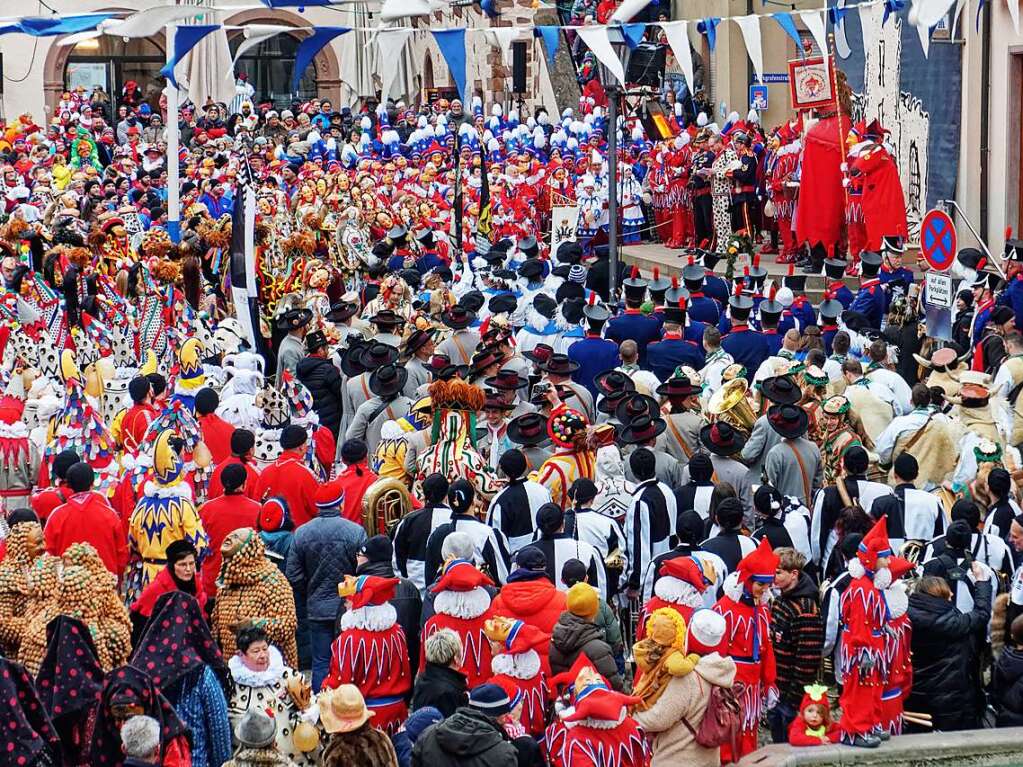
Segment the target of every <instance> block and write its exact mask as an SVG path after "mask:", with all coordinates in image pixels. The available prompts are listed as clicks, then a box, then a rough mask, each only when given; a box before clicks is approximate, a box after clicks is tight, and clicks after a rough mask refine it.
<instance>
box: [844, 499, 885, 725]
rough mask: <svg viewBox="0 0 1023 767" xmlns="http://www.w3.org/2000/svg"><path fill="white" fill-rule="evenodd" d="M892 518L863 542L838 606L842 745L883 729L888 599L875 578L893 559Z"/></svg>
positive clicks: (850, 568)
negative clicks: (889, 532)
mask: <svg viewBox="0 0 1023 767" xmlns="http://www.w3.org/2000/svg"><path fill="white" fill-rule="evenodd" d="M886 520H887V518H886V517H882V518H881V519H879V520H878V521H877V523H876V524H875V525H874V526H873V527H872V528H871V529H870V531H869V532H868V533H867V534H866V535H865V536H863V541H862V542H861V543H860V548H859V551H857V552H856V559H853V560H852V561H850V562H849V574H850V575H851V576H852V580H851V581H850V582H849V586H848V587H847V588H846V590H845V592H844V593H843V594H842V598H841V602H840V603H839V605H840V607H841V611H842V652H841V664H842V682H843V685H842V697H841V698H840V703H841V708H842V721H841V723H840V726H841V730H842V741H843V742H845V743H852V741H853V740H854V739H855V738H856V737H858V736H860V737H862V736H869V735H870V734H871V732H872V731H874V730H877V729H879V727H880V723H881V691H882V687H883V683H884V679H883V676H882V669H883V663H884V636H883V632H884V625H885V610H886V608H885V603H884V597H883V596H882V594H881V592H880V591H878V589H877V587H876V586H875V585H874V573H875V571H876V570H878V569H879V568H881V567H885V566H886V565H887V559H888V557H890V556H891V546H890V545H889V543H888V533H887V521H886Z"/></svg>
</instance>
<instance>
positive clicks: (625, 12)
mask: <svg viewBox="0 0 1023 767" xmlns="http://www.w3.org/2000/svg"><path fill="white" fill-rule="evenodd" d="M648 5H650V0H624V2H623V3H622V4H621V5H619V6H618V8H617V9H616V10H615V12H614V13H612V14H611V23H612V24H628V23H629V22H630V21H632V17H633V16H635V15H636V14H637V13H639V12H640V11H642V10H643V9H644V8H646V7H647V6H648Z"/></svg>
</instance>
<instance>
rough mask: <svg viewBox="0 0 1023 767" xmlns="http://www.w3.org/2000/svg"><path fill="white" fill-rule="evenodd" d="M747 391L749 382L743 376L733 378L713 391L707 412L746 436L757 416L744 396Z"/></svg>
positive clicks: (751, 429) (714, 418)
mask: <svg viewBox="0 0 1023 767" xmlns="http://www.w3.org/2000/svg"><path fill="white" fill-rule="evenodd" d="M747 391H749V384H748V383H747V382H746V379H745V378H733V379H732V380H731V381H729V382H728V383H726V384H725V385H724V386H722V387H721V388H720V389H718V390H717V391H716V392H714V396H712V397H711V398H710V402H709V403H707V412H708V413H710V414H711V415H712V416H714V417H713V418H712V419H711V420H717V421H725V422H727V423H729V424H731V425H732V426H733V427H734V428H736V429H739V430H740V431H742V432H745V433H746V435H747V436H748V435H749V434H750V432H752V431H753V424H755V423H756V422H757V416H756V413H754V412H753V407H752V405H750V403H749V400H748V399H747V398H746V392H747Z"/></svg>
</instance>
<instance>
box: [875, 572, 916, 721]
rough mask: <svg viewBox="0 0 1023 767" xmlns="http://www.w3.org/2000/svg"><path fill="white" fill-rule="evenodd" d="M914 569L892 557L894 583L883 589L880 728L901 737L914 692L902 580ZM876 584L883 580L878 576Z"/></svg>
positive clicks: (906, 597) (910, 629) (909, 627)
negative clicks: (884, 617)
mask: <svg viewBox="0 0 1023 767" xmlns="http://www.w3.org/2000/svg"><path fill="white" fill-rule="evenodd" d="M912 569H913V563H912V562H909V561H908V560H905V559H903V558H902V557H892V558H891V561H890V562H889V563H888V570H889V571H890V572H891V580H892V584H891V585H890V586H889V587H888V588H886V589H884V600H885V604H886V606H887V608H888V630H887V631H885V634H884V671H885V680H884V690H883V691H882V692H881V727H883V728H884V729H886V730H888V732H889V733H891V734H892V735H901V734H902V710H903V706H904V704H905V702H906V698H908V697H909V693H910V692H911V691H912V689H913V663H912V659H911V658H910V652H909V647H910V641H911V639H912V636H913V626H912V625H911V624H910V622H909V615H907V614H906V607H907V606H908V605H909V597H908V596H907V594H906V587H905V584H904V583H902V582H901V581H900V580H899V579H900V578H901V577H902V576H903V575H905V574H906V573H908V572H909V571H911V570H912ZM874 581H875V584H876V585H877V586H878V588H880V587H881V585H882V583H883V581H879V580H878V578H877V577H876V576H875V578H874Z"/></svg>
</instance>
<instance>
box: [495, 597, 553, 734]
mask: <svg viewBox="0 0 1023 767" xmlns="http://www.w3.org/2000/svg"><path fill="white" fill-rule="evenodd" d="M483 631H484V632H485V633H486V635H487V638H488V639H490V641H491V643H492V644H491V649H492V650H493V653H494V656H493V658H491V660H490V668H491V670H492V671H493V672H494V676H492V677H491V678H490V681H491V682H493V683H494V684H498V685H500V686H501V687H502V689H504V691H505V692H506V693H508V697H509V698H514V697H515V696H516V695H518V694H519V693H521V694H522V715H521V722H522V726H523V727H525V728H526V732H528V733H529V734H530V735H532V736H533V737H539V736H540V735H543V731H544V727H545V724H546V722H545V718H546V705H547V700H548V699H549V698H550V689H549V688H548V686H547V680H548V678H549V677H550V675H551V671H550V668H549V666H548V662H547V648H546V646H545V645H546V644H547V643H548V642H549V641H550V635H548V634H545V633H543V632H542V631H540V630H539V629H538V628H536V627H535V626H530V625H528V624H526V623H523V622H522V621H520V620H511V619H509V618H501V617H494V618H491V619H490V620H488V621H487V622H486V623H485V624H484V625H483ZM538 649H539V652H538Z"/></svg>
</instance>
